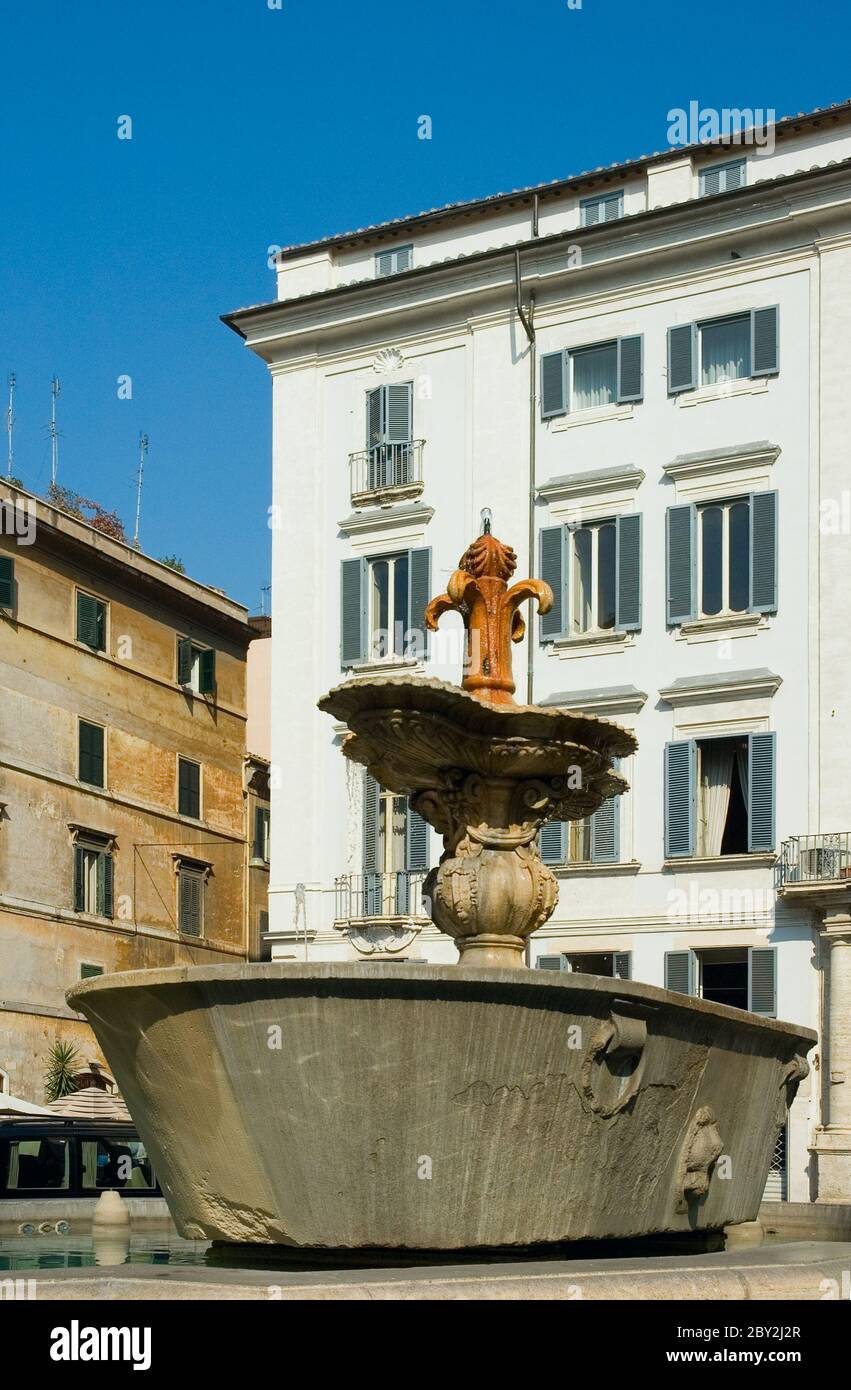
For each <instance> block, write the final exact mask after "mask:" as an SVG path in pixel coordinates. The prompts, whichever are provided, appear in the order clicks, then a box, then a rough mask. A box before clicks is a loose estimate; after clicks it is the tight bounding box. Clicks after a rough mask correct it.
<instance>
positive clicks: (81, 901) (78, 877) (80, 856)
mask: <svg viewBox="0 0 851 1390" xmlns="http://www.w3.org/2000/svg"><path fill="white" fill-rule="evenodd" d="M84 870H85V855H84V851H83V847H82V845H75V846H74V911H75V912H85V910H86V885H85V878H84Z"/></svg>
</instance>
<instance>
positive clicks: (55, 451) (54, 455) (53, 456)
mask: <svg viewBox="0 0 851 1390" xmlns="http://www.w3.org/2000/svg"><path fill="white" fill-rule="evenodd" d="M59 389H60V388H59V377H58V376H55V377H54V378H53V380H52V381H51V383H50V396H51V401H50V425H49V426H48V428H49V430H50V483H51V486H52V487H55V486H56V474H57V473H58V472H59V431H58V430H57V428H56V402H57V401H58V399H59Z"/></svg>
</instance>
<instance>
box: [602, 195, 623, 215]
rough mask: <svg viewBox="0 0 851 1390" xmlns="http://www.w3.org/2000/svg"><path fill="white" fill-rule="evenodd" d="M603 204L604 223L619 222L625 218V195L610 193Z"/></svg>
mask: <svg viewBox="0 0 851 1390" xmlns="http://www.w3.org/2000/svg"><path fill="white" fill-rule="evenodd" d="M602 202H603V221H604V222H617V220H618V218H619V217H623V193H610V194H609V196H608V197H607V198H604V199H603V200H602Z"/></svg>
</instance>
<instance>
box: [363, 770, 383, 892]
mask: <svg viewBox="0 0 851 1390" xmlns="http://www.w3.org/2000/svg"><path fill="white" fill-rule="evenodd" d="M380 798H381V788H380V787H379V785H378V783H377V782H376V780H375V778H374V777H373V776H372V775H371V774H370V773H369V772H365V773H364V779H363V836H362V844H361V853H362V864H363V910H364V913H365V914H366V916H368V917H375V916H377V915H378V914H379V913H380V912H381V896H382V895H381V872H380V870H381V868H382V863H381V843H380V824H379V815H380Z"/></svg>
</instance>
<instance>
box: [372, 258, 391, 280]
mask: <svg viewBox="0 0 851 1390" xmlns="http://www.w3.org/2000/svg"><path fill="white" fill-rule="evenodd" d="M392 270H393V252H392V251H377V252H376V254H375V274H376V276H378V277H379V278H380V277H381V276H382V275H390V274H391V273H392Z"/></svg>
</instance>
